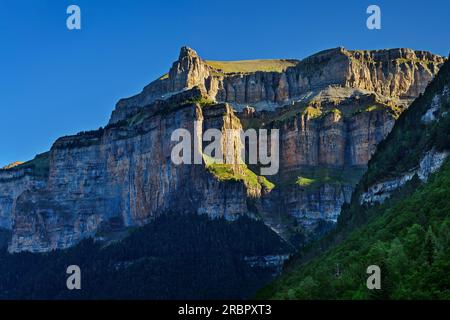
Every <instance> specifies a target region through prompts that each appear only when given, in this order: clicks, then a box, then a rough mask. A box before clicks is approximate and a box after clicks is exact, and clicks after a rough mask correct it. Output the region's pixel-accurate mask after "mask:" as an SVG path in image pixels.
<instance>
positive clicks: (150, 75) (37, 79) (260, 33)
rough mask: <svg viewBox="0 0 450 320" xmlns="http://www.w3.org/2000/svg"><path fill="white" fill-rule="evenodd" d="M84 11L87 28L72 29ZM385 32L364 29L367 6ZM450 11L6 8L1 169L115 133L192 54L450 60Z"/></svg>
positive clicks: (182, 5) (254, 5) (85, 1)
mask: <svg viewBox="0 0 450 320" xmlns="http://www.w3.org/2000/svg"><path fill="white" fill-rule="evenodd" d="M70 4H77V5H79V6H80V8H81V11H82V30H80V31H69V30H68V29H67V28H66V23H65V21H66V18H67V14H66V8H67V7H68V6H69V5H70ZM370 4H377V5H379V6H380V7H381V10H382V29H381V30H377V31H370V30H368V29H367V28H366V19H367V14H366V8H367V7H368V6H369V5H370ZM448 12H450V2H449V1H448V0H429V1H411V0H410V1H406V0H395V1H391V0H390V1H361V0H353V1H351V0H348V1H344V0H342V1H318V0H317V1H301V0H295V1H284V0H277V1H267V2H266V1H263V0H259V1H245V0H238V1H235V0H227V1H223V0H222V1H212V0H209V1H194V0H192V1H170V0H165V1H143V0H126V1H125V0H114V1H113V0H109V1H107V0H71V1H65V0H53V1H52V0H26V1H25V0H0V41H1V48H0V122H1V125H0V167H1V166H3V165H6V164H8V163H10V162H13V161H16V160H22V161H25V160H29V159H32V158H33V157H34V155H35V154H36V153H41V152H44V151H47V150H48V149H49V148H50V147H51V145H52V143H53V141H54V140H55V139H56V138H58V137H60V136H63V135H68V134H75V133H77V132H79V131H83V130H90V129H96V128H98V127H100V126H103V125H105V124H106V123H107V121H108V118H109V116H110V113H111V111H112V110H113V108H114V105H115V103H116V102H117V100H119V99H120V98H122V97H127V96H130V95H133V94H136V93H138V92H139V91H140V90H141V89H142V88H143V87H144V86H145V85H146V84H147V83H149V82H150V81H151V80H153V79H155V78H156V77H158V76H160V75H162V74H164V73H165V72H166V71H167V70H168V69H169V67H170V65H171V63H172V62H173V61H174V60H176V58H177V56H178V52H179V48H180V47H181V46H183V45H188V46H190V47H192V48H194V49H195V50H197V52H198V53H199V54H200V55H201V56H202V57H204V58H207V59H211V60H213V59H216V60H233V59H253V58H299V59H301V58H304V57H306V56H308V55H310V54H312V53H314V52H317V51H320V50H323V49H327V48H332V47H338V46H344V47H346V48H349V49H380V48H394V47H409V48H414V49H423V50H429V51H432V52H434V53H437V54H441V55H448V54H449V52H450V28H449V22H448Z"/></svg>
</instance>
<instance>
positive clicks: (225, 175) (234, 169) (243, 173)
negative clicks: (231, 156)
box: [203, 155, 275, 194]
mask: <svg viewBox="0 0 450 320" xmlns="http://www.w3.org/2000/svg"><path fill="white" fill-rule="evenodd" d="M203 159H204V161H205V164H206V169H207V170H208V171H209V172H210V173H212V174H213V175H214V177H216V178H217V179H218V180H219V181H242V182H243V183H244V184H245V186H246V187H247V189H248V190H249V191H250V194H251V191H254V190H259V191H260V190H261V188H264V189H265V190H267V191H270V190H272V189H273V188H274V187H275V185H274V184H273V183H272V182H270V181H269V180H267V179H266V178H265V177H263V176H258V175H257V174H256V173H254V172H253V171H251V170H250V169H249V168H248V167H247V165H245V164H239V165H232V164H225V163H223V164H222V163H216V162H215V161H214V159H212V158H211V157H209V156H207V155H203Z"/></svg>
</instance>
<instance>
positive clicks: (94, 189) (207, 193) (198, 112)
mask: <svg viewBox="0 0 450 320" xmlns="http://www.w3.org/2000/svg"><path fill="white" fill-rule="evenodd" d="M442 62H443V58H441V57H439V56H435V55H432V54H430V53H427V52H421V51H412V50H408V49H393V50H379V51H348V50H345V49H343V48H338V49H332V50H327V51H324V52H321V53H318V54H316V55H313V56H311V57H309V58H307V59H305V60H303V61H300V62H296V63H295V64H294V65H293V66H289V67H287V68H286V69H283V70H282V71H258V70H257V69H258V68H256V69H255V70H254V71H251V72H250V71H246V72H230V71H229V70H220V69H217V68H214V67H213V66H212V64H211V63H208V62H207V61H204V60H202V59H201V58H200V57H199V56H198V55H197V54H196V53H195V51H193V50H192V49H189V48H182V50H181V53H180V57H179V59H178V60H177V61H176V62H175V63H174V64H173V66H172V68H171V69H170V71H169V73H168V75H166V76H164V77H162V78H161V79H158V80H156V81H154V82H152V83H151V84H149V85H148V86H147V87H146V88H145V89H144V90H143V92H142V93H140V94H138V95H136V96H134V97H131V98H128V99H123V100H121V101H119V103H118V104H117V106H116V109H115V110H114V111H113V113H112V116H111V120H110V122H109V125H108V126H107V127H106V128H104V129H101V130H98V131H92V132H84V133H81V134H79V135H76V136H69V137H63V138H60V139H58V140H57V141H56V142H55V144H54V145H53V147H52V148H51V150H50V152H49V153H47V154H45V155H42V156H39V157H37V158H36V159H34V160H33V161H30V162H28V163H25V164H22V165H19V166H16V167H12V168H9V169H5V170H0V228H3V229H8V230H11V234H12V238H11V240H10V244H9V250H10V251H11V252H19V251H25V250H26V251H33V252H38V251H49V250H52V249H56V248H60V249H61V248H68V247H70V246H72V245H74V244H76V243H77V242H79V241H80V240H81V239H83V238H86V237H90V236H94V235H95V234H97V233H98V231H99V230H102V229H103V228H104V227H105V226H108V225H118V226H119V227H127V226H140V225H143V224H145V223H148V222H149V221H151V220H152V219H153V218H154V217H156V216H158V215H161V214H164V213H166V212H178V213H180V214H182V213H183V212H197V213H199V214H207V215H208V216H210V217H212V218H214V217H218V216H224V217H226V218H227V219H235V218H236V217H237V216H239V215H242V214H250V215H252V216H254V215H259V216H260V217H262V218H263V219H264V221H265V222H266V224H268V225H269V226H271V227H272V228H273V229H274V230H276V231H278V232H279V233H280V234H282V235H283V236H284V237H285V238H289V237H290V236H291V235H292V231H293V230H294V229H296V228H297V227H298V226H300V228H303V229H304V230H307V231H308V232H312V233H313V232H314V230H315V229H316V228H317V226H318V225H319V224H320V221H328V222H334V221H336V218H337V216H338V215H339V213H340V208H341V206H342V204H343V203H344V202H348V201H350V196H351V193H352V191H353V188H354V186H355V184H356V183H357V182H358V180H359V178H360V176H361V175H362V173H363V172H364V170H365V168H366V165H367V163H368V161H369V159H370V157H371V155H372V154H373V153H374V151H375V149H376V146H377V144H378V143H379V142H380V141H381V140H383V139H384V137H386V135H387V134H388V133H389V132H390V130H391V129H392V127H393V125H394V122H395V119H396V118H397V117H398V115H399V114H400V113H401V112H402V111H403V110H404V109H405V108H406V107H407V101H408V100H409V99H411V98H414V97H416V96H417V95H418V94H419V93H420V92H422V91H423V89H424V88H425V86H426V84H427V83H428V81H429V80H430V79H431V78H432V77H433V76H434V75H435V73H436V72H437V70H438V68H439V66H440V65H441V64H442ZM208 99H213V100H216V102H214V103H205V101H207V100H208ZM248 105H251V106H252V107H250V106H248ZM233 108H234V109H237V110H238V111H242V112H240V113H239V114H238V117H237V116H236V114H235V112H234V110H233ZM196 121H197V122H196ZM196 124H198V127H195V126H196ZM241 127H244V128H247V127H252V128H269V129H280V171H279V173H278V175H276V176H274V177H269V178H270V180H271V181H272V182H275V184H276V187H275V189H274V190H273V191H272V192H268V190H267V184H266V186H265V187H263V186H262V185H263V183H261V180H260V179H259V177H258V178H255V176H254V175H252V174H253V173H249V172H248V171H246V170H247V168H242V167H233V168H232V169H231V171H230V172H225V176H231V179H227V180H226V181H224V179H223V177H221V176H219V177H217V176H215V175H214V170H212V169H211V168H208V167H207V166H206V165H205V164H197V165H175V164H174V163H173V162H172V160H171V151H172V148H173V146H174V145H175V144H176V142H173V141H171V135H172V133H173V131H174V130H176V129H180V128H184V129H187V130H188V131H189V132H190V133H191V136H192V138H193V139H196V141H197V142H199V140H200V139H201V134H202V133H203V132H204V131H205V130H206V129H208V128H216V129H218V130H220V131H222V132H225V130H226V129H231V128H233V129H240V128H241ZM195 129H197V130H195ZM231 139H232V142H233V143H232V147H233V148H235V149H236V150H237V149H239V146H240V144H241V143H242V142H241V141H240V138H239V137H232V138H231ZM192 143H193V142H192ZM194 146H195V145H194ZM226 146H227V143H226V141H225V140H224V141H222V148H223V149H225V148H226ZM213 169H214V168H213ZM218 169H221V170H222V169H224V168H218ZM225 169H226V170H228V169H229V168H225ZM216 173H217V172H216ZM219 174H220V170H219ZM245 175H247V177H250V179H249V181H246V180H245ZM242 179H244V181H242ZM269 189H270V188H269Z"/></svg>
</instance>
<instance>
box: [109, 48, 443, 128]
mask: <svg viewBox="0 0 450 320" xmlns="http://www.w3.org/2000/svg"><path fill="white" fill-rule="evenodd" d="M443 62H444V58H442V57H440V56H437V55H433V54H431V53H429V52H426V51H414V50H411V49H389V50H374V51H364V50H360V51H351V50H346V49H344V48H336V49H330V50H326V51H322V52H319V53H317V54H315V55H312V56H310V57H308V58H306V59H304V60H302V61H295V63H294V62H293V63H292V64H293V65H292V66H290V67H287V68H286V69H285V70H282V71H281V72H275V71H273V72H264V71H258V70H257V69H258V68H257V67H255V71H251V72H242V71H240V69H239V68H236V70H237V71H236V72H233V71H232V70H231V71H229V70H228V71H227V72H224V71H223V70H220V69H216V68H214V67H213V65H214V64H211V63H208V61H205V60H203V59H201V58H200V57H199V56H198V54H197V53H196V52H195V51H194V50H192V49H190V48H187V47H183V48H182V49H181V52H180V55H179V58H178V60H177V61H176V62H174V64H173V66H172V68H171V69H170V71H169V73H168V74H167V75H166V76H163V77H161V78H160V79H158V80H156V81H154V82H152V83H150V84H149V85H148V86H147V87H145V88H144V90H143V91H142V92H141V93H140V94H138V95H136V96H134V97H131V98H128V99H123V100H121V101H119V103H118V104H117V106H116V110H115V111H114V113H113V116H112V117H111V120H110V123H114V122H117V121H120V120H121V119H123V117H124V114H126V110H127V109H129V108H136V107H142V106H145V105H146V104H149V103H150V102H152V101H154V100H157V99H163V98H166V97H168V96H170V95H171V94H173V93H175V92H180V91H182V90H186V89H190V88H193V87H195V86H198V87H200V88H201V89H202V90H204V91H205V92H206V93H207V94H208V95H209V96H210V97H211V98H212V99H215V100H217V101H222V102H228V103H230V104H232V105H233V107H235V108H236V109H237V110H241V109H242V108H243V107H245V106H246V105H253V106H255V107H256V108H257V109H259V110H261V109H269V110H273V109H274V108H276V107H277V106H281V105H285V104H289V103H291V102H293V101H297V100H304V99H308V97H310V96H311V95H316V94H317V93H318V92H320V91H321V90H323V89H325V88H327V87H329V86H339V87H345V88H357V89H361V90H367V91H370V92H374V93H376V94H378V95H382V96H385V97H391V98H394V99H414V98H415V97H417V96H418V95H419V93H421V92H423V90H424V89H425V87H426V85H427V84H428V82H429V81H430V80H431V79H432V78H433V77H434V75H435V74H436V73H437V71H438V70H439V67H440V66H441V65H442V63H443ZM261 69H263V68H262V67H261Z"/></svg>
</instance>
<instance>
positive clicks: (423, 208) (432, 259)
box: [258, 61, 450, 299]
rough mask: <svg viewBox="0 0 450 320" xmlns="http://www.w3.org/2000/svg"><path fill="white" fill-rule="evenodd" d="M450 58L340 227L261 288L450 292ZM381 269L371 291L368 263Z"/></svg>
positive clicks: (310, 292)
mask: <svg viewBox="0 0 450 320" xmlns="http://www.w3.org/2000/svg"><path fill="white" fill-rule="evenodd" d="M449 154H450V62H449V61H447V62H445V64H444V65H443V66H442V68H441V69H440V71H439V73H438V75H437V76H436V77H435V79H434V80H433V81H432V82H431V83H430V84H429V85H428V87H427V88H426V90H425V92H424V94H423V95H420V96H419V97H418V98H417V99H416V100H415V101H414V102H413V103H412V105H411V106H410V107H409V109H408V110H407V111H405V112H404V113H403V114H402V115H401V116H400V117H399V119H398V120H397V121H396V123H395V126H394V128H393V130H392V132H391V133H390V134H389V135H388V137H387V138H386V139H385V140H384V141H383V142H381V143H380V144H379V145H378V147H377V151H376V153H375V155H374V156H373V157H372V159H371V160H370V162H369V165H368V170H367V172H366V173H365V174H364V176H363V178H362V179H361V182H360V183H359V184H358V187H357V188H356V190H355V192H354V193H353V196H352V200H351V202H350V203H349V204H347V205H345V206H344V208H343V212H342V214H341V215H340V217H339V219H338V224H337V227H336V229H335V230H334V231H333V232H331V233H330V234H329V235H328V236H327V237H325V238H324V239H323V240H321V241H320V242H318V243H316V244H314V245H312V246H310V247H309V248H306V249H305V250H303V251H302V252H301V253H299V254H298V255H297V257H296V258H295V259H293V260H292V261H291V262H290V263H289V265H288V267H287V268H286V270H285V272H284V274H283V276H281V277H280V278H279V279H277V280H276V281H275V282H274V283H272V284H271V285H269V286H267V287H265V288H264V289H263V290H261V291H260V292H259V294H258V296H259V297H260V298H275V299H449V298H450V288H449V284H450V278H449V277H450V237H449V235H450V215H449V212H450V211H449V210H450V200H449V199H450V162H449V158H448V155H449ZM370 265H376V266H379V267H380V270H381V289H380V290H368V289H367V287H366V279H367V278H368V276H369V275H368V274H367V273H366V269H367V267H368V266H370Z"/></svg>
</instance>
